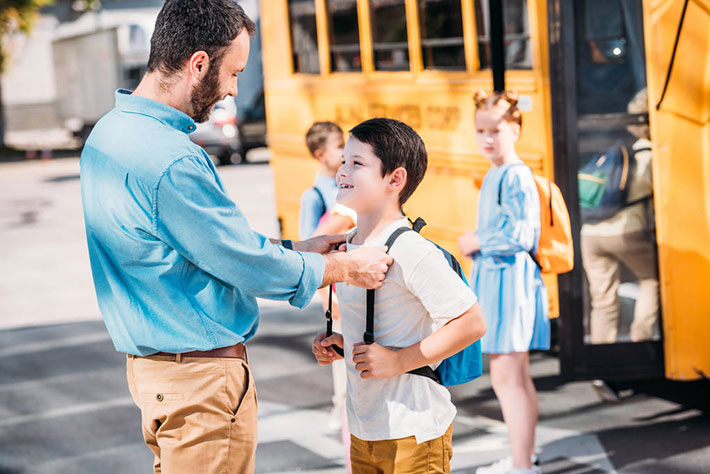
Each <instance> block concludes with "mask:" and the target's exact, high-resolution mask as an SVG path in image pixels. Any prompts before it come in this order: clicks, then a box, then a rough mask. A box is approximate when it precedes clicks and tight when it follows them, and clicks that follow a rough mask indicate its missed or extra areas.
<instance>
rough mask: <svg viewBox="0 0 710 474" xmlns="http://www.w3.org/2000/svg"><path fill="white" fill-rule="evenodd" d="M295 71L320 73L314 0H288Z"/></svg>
mask: <svg viewBox="0 0 710 474" xmlns="http://www.w3.org/2000/svg"><path fill="white" fill-rule="evenodd" d="M288 17H289V23H290V26H291V49H292V53H291V54H292V57H293V72H300V73H304V74H319V73H320V65H319V63H318V34H317V33H316V6H315V1H314V0H288Z"/></svg>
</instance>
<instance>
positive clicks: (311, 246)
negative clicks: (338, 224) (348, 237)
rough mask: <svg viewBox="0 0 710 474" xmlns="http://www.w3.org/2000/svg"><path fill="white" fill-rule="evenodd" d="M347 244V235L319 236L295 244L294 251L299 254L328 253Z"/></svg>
mask: <svg viewBox="0 0 710 474" xmlns="http://www.w3.org/2000/svg"><path fill="white" fill-rule="evenodd" d="M343 242H345V234H334V235H319V236H317V237H311V238H310V239H308V240H303V241H301V242H293V249H294V250H298V251H299V252H313V253H328V252H331V251H333V250H337V249H338V246H339V245H340V244H341V243H343Z"/></svg>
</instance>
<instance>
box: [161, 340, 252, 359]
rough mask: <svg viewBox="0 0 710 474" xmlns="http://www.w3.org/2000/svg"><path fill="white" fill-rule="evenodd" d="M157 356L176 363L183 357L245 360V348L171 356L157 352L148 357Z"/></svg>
mask: <svg viewBox="0 0 710 474" xmlns="http://www.w3.org/2000/svg"><path fill="white" fill-rule="evenodd" d="M153 356H159V357H170V358H172V359H174V360H175V361H176V362H180V360H181V359H182V358H184V357H217V358H219V357H222V358H228V359H242V360H244V361H246V360H247V347H246V346H245V345H244V344H241V343H240V344H235V345H233V346H228V347H218V348H217V349H211V350H209V351H191V352H183V353H181V354H173V353H172V352H158V353H156V354H152V355H150V356H148V357H153Z"/></svg>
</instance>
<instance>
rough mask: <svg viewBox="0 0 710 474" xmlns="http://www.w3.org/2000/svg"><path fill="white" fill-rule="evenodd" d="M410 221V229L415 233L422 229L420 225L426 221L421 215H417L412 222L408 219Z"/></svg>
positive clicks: (422, 225)
mask: <svg viewBox="0 0 710 474" xmlns="http://www.w3.org/2000/svg"><path fill="white" fill-rule="evenodd" d="M409 222H411V223H412V230H414V232H416V233H417V234H418V233H420V232H421V231H422V227H424V226H425V225H426V221H425V220H424V219H422V218H421V217H417V218H416V219H415V220H414V222H412V221H409Z"/></svg>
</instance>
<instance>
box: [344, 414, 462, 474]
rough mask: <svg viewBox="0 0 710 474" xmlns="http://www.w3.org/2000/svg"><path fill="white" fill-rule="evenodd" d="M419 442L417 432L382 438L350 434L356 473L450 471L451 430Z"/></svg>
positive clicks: (439, 473) (434, 473) (436, 473)
mask: <svg viewBox="0 0 710 474" xmlns="http://www.w3.org/2000/svg"><path fill="white" fill-rule="evenodd" d="M452 429H453V425H451V426H449V429H448V430H446V433H445V434H444V435H443V436H441V437H439V438H435V439H432V440H429V441H425V442H423V443H421V444H417V440H416V439H415V438H414V436H409V437H407V438H400V439H386V440H381V441H363V440H361V439H359V438H357V437H355V436H353V435H350V443H351V444H350V462H351V465H352V472H353V474H448V472H449V470H450V466H449V462H450V461H451V455H452V454H453V452H452V450H451V432H452Z"/></svg>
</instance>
